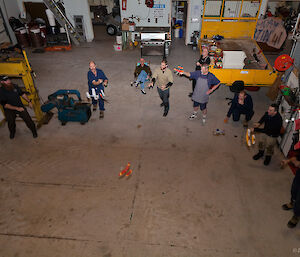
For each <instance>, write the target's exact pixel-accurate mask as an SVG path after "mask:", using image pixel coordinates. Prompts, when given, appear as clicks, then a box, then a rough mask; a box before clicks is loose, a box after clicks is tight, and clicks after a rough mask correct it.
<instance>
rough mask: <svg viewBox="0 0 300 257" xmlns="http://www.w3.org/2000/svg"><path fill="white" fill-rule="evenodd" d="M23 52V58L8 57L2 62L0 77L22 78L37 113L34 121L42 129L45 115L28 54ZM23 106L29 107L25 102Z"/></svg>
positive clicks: (0, 62)
mask: <svg viewBox="0 0 300 257" xmlns="http://www.w3.org/2000/svg"><path fill="white" fill-rule="evenodd" d="M22 52H23V57H8V58H6V59H4V60H1V61H0V75H7V76H8V77H11V78H14V77H15V78H16V77H17V78H22V80H23V83H24V86H25V88H26V91H27V92H28V93H29V95H28V98H29V99H30V100H31V102H32V105H33V110H34V113H35V116H34V117H33V120H35V121H36V122H37V126H38V127H40V126H41V125H42V123H43V117H44V114H43V112H42V111H41V106H40V99H39V95H38V92H37V90H36V88H35V85H34V81H33V78H32V69H31V67H30V64H29V62H28V59H27V55H26V52H25V51H24V50H23V51H22ZM21 99H22V98H21ZM22 101H23V99H22ZM23 104H24V105H28V103H27V102H25V101H23ZM1 108H2V107H1ZM2 111H3V110H2ZM4 121H5V120H2V121H0V123H3V122H4Z"/></svg>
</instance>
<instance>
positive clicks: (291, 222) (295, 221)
mask: <svg viewBox="0 0 300 257" xmlns="http://www.w3.org/2000/svg"><path fill="white" fill-rule="evenodd" d="M299 220H300V217H299V216H296V215H294V216H293V217H292V218H291V219H290V220H289V222H288V224H287V226H288V227H289V228H294V227H296V226H297V224H298V222H299Z"/></svg>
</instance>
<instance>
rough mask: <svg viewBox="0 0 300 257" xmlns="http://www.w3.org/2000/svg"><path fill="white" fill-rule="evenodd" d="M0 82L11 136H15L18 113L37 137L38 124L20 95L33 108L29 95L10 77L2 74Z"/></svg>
mask: <svg viewBox="0 0 300 257" xmlns="http://www.w3.org/2000/svg"><path fill="white" fill-rule="evenodd" d="M0 83H1V87H0V104H1V105H2V107H3V110H4V115H5V118H6V121H7V125H8V129H9V133H10V134H9V138H10V139H13V138H14V137H15V134H16V117H17V115H18V116H19V117H21V118H22V119H23V120H24V122H25V123H26V126H27V127H28V128H29V129H30V130H31V132H32V135H33V137H34V138H36V137H37V136H38V135H37V131H36V126H35V124H34V122H33V121H32V119H31V117H30V115H29V113H28V112H27V110H26V108H25V106H24V105H23V103H22V101H21V98H20V96H21V97H22V98H23V99H24V100H25V101H27V102H28V105H29V107H30V108H32V103H31V100H29V98H28V97H27V95H26V94H25V93H23V92H22V90H21V89H20V88H19V87H18V86H17V85H15V84H13V83H12V82H11V80H10V79H9V77H7V76H1V77H0Z"/></svg>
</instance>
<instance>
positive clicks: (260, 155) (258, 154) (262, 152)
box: [253, 150, 265, 161]
mask: <svg viewBox="0 0 300 257" xmlns="http://www.w3.org/2000/svg"><path fill="white" fill-rule="evenodd" d="M264 152H265V151H262V150H259V152H258V153H257V154H256V155H254V156H253V160H255V161H256V160H258V159H259V158H261V157H263V156H264Z"/></svg>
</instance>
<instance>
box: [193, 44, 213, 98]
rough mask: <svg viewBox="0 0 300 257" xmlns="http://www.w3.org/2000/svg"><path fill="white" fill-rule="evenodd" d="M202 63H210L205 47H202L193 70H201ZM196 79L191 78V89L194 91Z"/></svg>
mask: <svg viewBox="0 0 300 257" xmlns="http://www.w3.org/2000/svg"><path fill="white" fill-rule="evenodd" d="M203 64H207V65H208V66H209V65H210V57H209V55H208V48H207V47H202V54H201V56H200V58H199V60H198V62H197V63H196V68H195V71H197V70H201V65H203ZM196 82H197V81H196V80H195V79H193V80H192V89H193V92H194V89H195V86H196ZM193 92H191V93H189V97H192V95H193Z"/></svg>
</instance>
